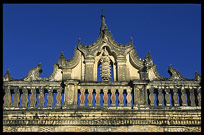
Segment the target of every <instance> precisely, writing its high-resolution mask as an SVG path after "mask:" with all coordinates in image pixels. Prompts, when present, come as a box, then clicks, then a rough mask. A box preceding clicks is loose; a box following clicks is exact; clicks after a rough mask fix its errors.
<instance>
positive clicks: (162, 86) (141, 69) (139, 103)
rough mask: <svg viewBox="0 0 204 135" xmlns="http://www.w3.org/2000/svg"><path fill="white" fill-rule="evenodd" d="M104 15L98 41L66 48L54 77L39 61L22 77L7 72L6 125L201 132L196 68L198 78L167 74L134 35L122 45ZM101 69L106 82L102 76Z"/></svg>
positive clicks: (172, 70)
mask: <svg viewBox="0 0 204 135" xmlns="http://www.w3.org/2000/svg"><path fill="white" fill-rule="evenodd" d="M101 21H102V22H101V29H100V34H99V37H98V39H97V41H96V42H95V43H93V44H91V45H82V44H81V41H80V40H79V42H78V46H77V47H76V48H75V52H74V56H73V58H71V59H68V60H66V59H65V56H64V54H63V53H61V54H60V57H59V60H58V64H54V71H53V73H52V75H51V76H49V77H46V78H41V77H39V74H40V73H41V72H42V67H41V64H38V65H37V66H36V67H34V68H33V69H31V70H30V71H29V73H28V75H27V76H26V77H25V78H23V79H14V78H12V77H11V76H10V71H9V70H8V71H7V73H6V74H5V75H4V77H3V81H4V82H3V90H4V97H3V99H4V104H3V109H4V110H3V131H4V132H201V76H200V75H199V74H198V73H197V72H196V73H195V78H193V79H187V78H184V77H183V76H182V75H181V74H180V72H179V71H178V70H176V69H175V68H173V67H172V65H170V66H169V68H168V72H169V74H170V77H169V78H165V77H162V76H161V75H159V73H158V72H157V69H156V65H155V64H154V63H153V60H152V58H151V55H150V52H148V54H147V55H146V56H145V59H141V58H139V56H138V55H137V51H136V49H135V48H134V46H133V40H132V38H131V41H130V43H129V44H126V45H121V44H118V43H117V42H116V41H115V40H114V39H113V37H112V35H111V33H110V32H109V31H108V27H107V25H106V23H105V16H104V15H103V14H102V16H101ZM100 64H101V70H100V71H101V72H100V71H98V66H99V65H100ZM111 68H112V71H113V72H111ZM98 72H100V73H101V79H102V81H98V80H99V78H97V74H98ZM111 77H113V81H110V79H111ZM47 92H48V96H47V99H45V93H47ZM54 93H57V95H56V99H54V96H53V95H54ZM79 93H80V96H79ZM87 93H88V96H85V95H86V94H87ZM93 93H95V100H94V96H93ZM29 94H30V100H29V99H28V98H29ZM100 94H103V96H101V95H100ZM108 94H110V97H108ZM125 94H126V98H125V97H124V95H125ZM20 95H21V96H20ZM37 95H38V96H37ZM62 95H64V100H62ZM132 95H133V96H132ZM37 98H38V99H37ZM109 98H110V100H111V105H108V100H109ZM12 99H13V101H12ZM20 99H21V101H22V103H21V107H19V103H20ZM37 100H38V101H39V102H38V106H37V105H36V103H37ZM45 100H47V107H46V106H44V104H45ZM54 100H55V101H56V106H53V102H54ZM11 101H12V102H11ZM86 101H87V102H88V105H87V106H85V102H86ZM94 101H95V103H94ZM100 101H103V103H102V104H103V105H101V104H100ZM62 102H64V105H62V104H61V103H62ZM78 103H80V105H79V104H78ZM132 103H133V104H132ZM94 104H95V106H94ZM116 104H117V105H116ZM125 104H127V106H125Z"/></svg>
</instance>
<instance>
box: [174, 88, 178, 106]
mask: <svg viewBox="0 0 204 135" xmlns="http://www.w3.org/2000/svg"><path fill="white" fill-rule="evenodd" d="M177 92H178V89H177V88H176V87H174V89H173V94H174V95H173V100H174V106H178V105H179V104H178V95H177Z"/></svg>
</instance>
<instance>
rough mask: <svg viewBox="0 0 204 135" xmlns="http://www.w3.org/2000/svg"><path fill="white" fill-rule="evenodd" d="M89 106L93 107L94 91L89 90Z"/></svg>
mask: <svg viewBox="0 0 204 135" xmlns="http://www.w3.org/2000/svg"><path fill="white" fill-rule="evenodd" d="M88 92H89V95H88V106H93V89H88Z"/></svg>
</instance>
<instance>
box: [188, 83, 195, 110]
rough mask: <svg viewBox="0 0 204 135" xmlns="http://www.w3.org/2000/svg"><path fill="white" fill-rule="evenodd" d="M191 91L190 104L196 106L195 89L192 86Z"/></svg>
mask: <svg viewBox="0 0 204 135" xmlns="http://www.w3.org/2000/svg"><path fill="white" fill-rule="evenodd" d="M189 92H190V104H191V106H196V103H195V93H194V89H193V88H192V87H190V88H189Z"/></svg>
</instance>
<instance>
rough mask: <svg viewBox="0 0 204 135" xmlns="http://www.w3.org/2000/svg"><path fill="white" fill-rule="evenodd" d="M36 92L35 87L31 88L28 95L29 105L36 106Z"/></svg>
mask: <svg viewBox="0 0 204 135" xmlns="http://www.w3.org/2000/svg"><path fill="white" fill-rule="evenodd" d="M36 98H37V92H36V89H35V88H31V96H30V107H35V106H36V101H37V99H36Z"/></svg>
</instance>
